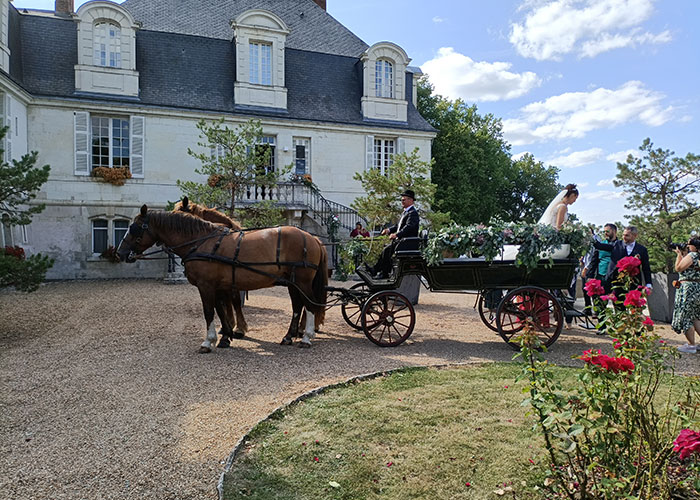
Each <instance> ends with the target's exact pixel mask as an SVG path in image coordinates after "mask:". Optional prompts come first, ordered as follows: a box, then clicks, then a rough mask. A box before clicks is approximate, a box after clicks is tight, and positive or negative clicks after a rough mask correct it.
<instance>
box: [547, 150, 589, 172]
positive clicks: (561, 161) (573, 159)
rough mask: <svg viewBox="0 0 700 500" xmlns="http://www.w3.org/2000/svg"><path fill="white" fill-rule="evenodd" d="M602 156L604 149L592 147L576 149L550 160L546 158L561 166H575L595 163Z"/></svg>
mask: <svg viewBox="0 0 700 500" xmlns="http://www.w3.org/2000/svg"><path fill="white" fill-rule="evenodd" d="M602 156H603V150H602V149H600V148H591V149H586V150H585V151H574V152H573V153H570V154H568V155H564V156H557V157H555V158H552V159H550V160H546V161H545V163H546V164H548V165H554V166H556V167H561V168H575V167H582V166H584V165H589V164H591V163H594V162H596V161H598V160H599V159H600V158H601V157H602Z"/></svg>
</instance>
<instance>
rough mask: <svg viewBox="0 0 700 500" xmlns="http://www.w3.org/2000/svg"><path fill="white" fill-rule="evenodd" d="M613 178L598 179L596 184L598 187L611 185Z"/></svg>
mask: <svg viewBox="0 0 700 500" xmlns="http://www.w3.org/2000/svg"><path fill="white" fill-rule="evenodd" d="M613 180H614V179H602V180H599V181H598V183H597V184H596V186H598V187H603V186H612V185H613Z"/></svg>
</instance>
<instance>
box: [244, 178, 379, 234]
mask: <svg viewBox="0 0 700 500" xmlns="http://www.w3.org/2000/svg"><path fill="white" fill-rule="evenodd" d="M257 201H273V202H275V203H276V204H278V205H282V206H284V207H304V208H306V209H308V210H309V211H310V212H312V218H313V219H314V220H316V221H317V222H319V223H320V224H321V225H322V226H325V227H326V228H329V227H330V221H331V217H332V216H333V215H335V216H336V217H337V218H338V226H339V228H343V229H346V230H348V231H352V230H353V229H355V224H356V223H357V222H358V221H359V222H362V224H363V226H365V227H367V226H368V223H367V221H366V220H365V219H364V217H361V216H360V215H359V214H358V213H357V211H356V210H354V209H352V208H350V207H347V206H345V205H342V204H340V203H337V202H335V201H331V200H328V199H326V198H325V197H324V196H323V195H322V194H321V193H320V192H319V191H318V190H316V189H314V188H312V187H311V186H308V185H305V184H300V183H296V182H279V183H277V184H274V185H270V186H263V185H256V184H249V185H245V186H242V189H241V190H240V191H239V193H238V195H237V196H236V202H237V203H242V204H245V203H254V202H257Z"/></svg>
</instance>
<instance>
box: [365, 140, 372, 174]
mask: <svg viewBox="0 0 700 500" xmlns="http://www.w3.org/2000/svg"><path fill="white" fill-rule="evenodd" d="M365 152H366V155H365V170H370V169H371V168H373V167H374V136H373V135H368V136H365Z"/></svg>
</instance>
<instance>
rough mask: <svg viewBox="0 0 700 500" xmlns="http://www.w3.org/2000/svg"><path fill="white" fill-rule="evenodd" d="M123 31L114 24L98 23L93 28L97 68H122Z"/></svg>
mask: <svg viewBox="0 0 700 500" xmlns="http://www.w3.org/2000/svg"><path fill="white" fill-rule="evenodd" d="M121 38H122V35H121V29H120V28H119V26H117V25H116V24H112V23H105V22H102V23H97V24H95V27H94V28H93V38H92V40H93V46H94V48H95V66H109V67H110V68H121V67H122V59H121V57H122V55H121Z"/></svg>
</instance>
